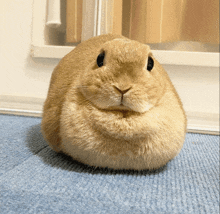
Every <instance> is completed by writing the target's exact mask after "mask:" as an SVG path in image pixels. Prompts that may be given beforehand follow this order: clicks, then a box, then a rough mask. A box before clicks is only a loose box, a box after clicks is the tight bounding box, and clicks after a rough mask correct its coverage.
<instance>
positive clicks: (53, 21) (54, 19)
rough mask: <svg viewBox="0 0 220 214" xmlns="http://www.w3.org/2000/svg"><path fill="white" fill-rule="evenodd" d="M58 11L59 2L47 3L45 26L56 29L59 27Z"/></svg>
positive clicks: (55, 0) (49, 0)
mask: <svg viewBox="0 0 220 214" xmlns="http://www.w3.org/2000/svg"><path fill="white" fill-rule="evenodd" d="M60 9H61V8H60V0H48V1H47V22H46V25H47V26H49V27H53V28H57V27H59V26H60V25H61V17H60Z"/></svg>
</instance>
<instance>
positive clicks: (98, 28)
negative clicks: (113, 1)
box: [96, 0, 104, 36]
mask: <svg viewBox="0 0 220 214" xmlns="http://www.w3.org/2000/svg"><path fill="white" fill-rule="evenodd" d="M103 6H104V4H103V0H99V1H98V11H97V12H98V13H97V28H96V36H99V35H101V24H102V23H101V22H102V9H103Z"/></svg>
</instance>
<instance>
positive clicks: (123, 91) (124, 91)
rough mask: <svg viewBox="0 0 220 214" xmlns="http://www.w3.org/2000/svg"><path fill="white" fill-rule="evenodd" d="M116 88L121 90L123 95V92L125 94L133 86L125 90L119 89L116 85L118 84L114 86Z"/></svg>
mask: <svg viewBox="0 0 220 214" xmlns="http://www.w3.org/2000/svg"><path fill="white" fill-rule="evenodd" d="M114 88H115V89H116V90H117V91H119V92H120V93H121V94H122V95H123V94H125V93H126V92H128V91H129V90H130V89H131V88H132V87H130V88H127V89H125V90H121V89H119V88H118V87H116V86H114Z"/></svg>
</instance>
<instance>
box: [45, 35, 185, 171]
mask: <svg viewBox="0 0 220 214" xmlns="http://www.w3.org/2000/svg"><path fill="white" fill-rule="evenodd" d="M102 51H105V58H104V65H103V66H102V67H98V66H97V64H96V59H97V56H98V55H99V54H100V53H101V52H102ZM149 55H150V56H152V53H151V50H150V48H149V46H147V45H144V44H141V43H139V42H137V41H133V40H129V39H127V38H125V37H123V36H119V35H112V34H107V35H101V36H98V37H94V38H91V39H89V40H87V41H85V42H82V43H81V44H79V45H78V46H77V47H76V48H75V49H74V50H73V51H72V52H70V53H69V54H67V55H66V56H65V57H64V58H63V59H62V60H61V61H60V63H59V64H58V66H57V67H56V68H55V70H54V72H53V74H52V78H51V83H50V88H49V91H48V96H47V99H46V101H45V104H44V110H43V119H42V133H43V135H44V137H45V139H46V140H47V142H48V144H49V145H50V147H51V148H52V149H54V150H55V151H57V152H64V153H66V154H68V155H70V156H72V157H73V158H74V159H76V160H78V161H80V162H83V163H85V164H89V165H92V166H101V167H109V168H114V169H137V170H142V169H157V168H160V167H162V166H163V165H165V164H166V163H167V162H168V161H169V160H171V159H173V158H174V157H175V156H176V155H178V153H179V152H180V150H181V148H182V146H183V143H184V139H185V133H186V124H187V121H186V116H185V112H184V110H183V107H182V103H181V101H180V98H179V96H178V94H177V92H176V90H175V88H174V86H173V85H172V83H171V81H170V79H169V77H168V75H167V73H166V72H165V70H164V69H163V67H162V66H161V65H160V64H159V63H158V62H157V60H156V59H155V58H154V57H153V56H152V58H153V59H154V68H153V69H152V71H151V72H149V71H148V70H147V69H146V67H147V61H148V56H149ZM116 87H117V88H119V89H120V90H126V89H128V88H130V90H129V91H128V92H126V93H125V94H124V95H123V105H120V104H121V93H120V92H119V91H118V90H117V88H116Z"/></svg>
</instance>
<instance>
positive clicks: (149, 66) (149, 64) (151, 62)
mask: <svg viewBox="0 0 220 214" xmlns="http://www.w3.org/2000/svg"><path fill="white" fill-rule="evenodd" d="M153 67H154V60H153V59H152V57H150V56H149V57H148V62H147V70H148V71H151V70H152V69H153Z"/></svg>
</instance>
